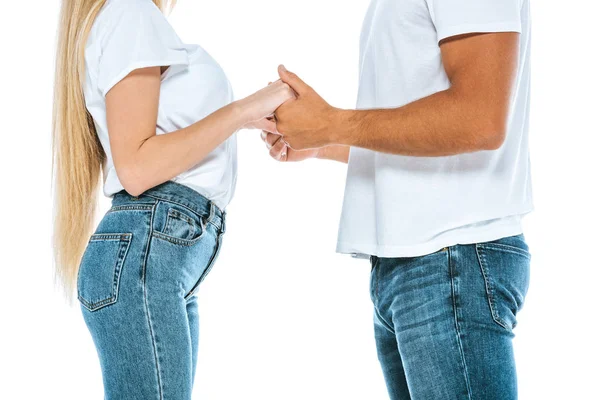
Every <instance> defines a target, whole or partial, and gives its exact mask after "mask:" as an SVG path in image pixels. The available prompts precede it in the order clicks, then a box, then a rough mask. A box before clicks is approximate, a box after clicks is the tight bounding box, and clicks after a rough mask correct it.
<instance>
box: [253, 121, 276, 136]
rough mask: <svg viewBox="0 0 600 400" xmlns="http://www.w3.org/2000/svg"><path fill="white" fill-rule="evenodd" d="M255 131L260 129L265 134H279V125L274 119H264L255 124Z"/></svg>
mask: <svg viewBox="0 0 600 400" xmlns="http://www.w3.org/2000/svg"><path fill="white" fill-rule="evenodd" d="M253 126H254V129H260V130H261V131H263V132H265V131H266V132H269V133H277V124H276V123H275V121H274V120H273V119H270V118H263V119H261V120H258V121H256V122H254V123H253Z"/></svg>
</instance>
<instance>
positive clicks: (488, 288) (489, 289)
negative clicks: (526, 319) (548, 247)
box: [475, 245, 522, 332]
mask: <svg viewBox="0 0 600 400" xmlns="http://www.w3.org/2000/svg"><path fill="white" fill-rule="evenodd" d="M482 250H483V251H485V248H484V247H480V246H479V245H475V253H476V254H477V261H478V262H479V269H480V270H481V276H482V277H483V282H484V283H485V294H486V297H487V300H488V305H489V306H490V313H491V315H492V319H493V320H494V322H495V323H497V324H498V325H500V326H501V327H502V328H504V329H506V330H507V331H509V332H511V331H512V329H511V328H510V327H508V326H507V325H506V323H505V322H504V321H502V319H501V318H500V315H498V309H497V308H496V300H495V295H494V285H493V284H492V282H491V281H490V279H489V272H487V271H486V269H487V268H486V265H487V262H486V259H485V253H484V252H483V251H482ZM520 255H522V254H520Z"/></svg>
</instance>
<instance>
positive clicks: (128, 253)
mask: <svg viewBox="0 0 600 400" xmlns="http://www.w3.org/2000/svg"><path fill="white" fill-rule="evenodd" d="M171 6H172V4H169V2H168V1H166V0H154V1H151V0H64V1H63V3H62V11H61V19H60V35H59V43H58V53H57V55H58V56H57V72H56V89H55V111H54V167H55V192H56V194H55V196H56V217H55V218H56V221H55V222H56V224H55V226H56V231H55V256H56V263H57V273H58V276H59V277H60V278H61V280H62V282H63V284H64V285H65V287H66V288H67V291H68V292H72V291H74V289H75V286H76V287H77V295H78V296H77V297H78V299H79V301H80V303H81V309H82V312H83V316H84V319H85V322H86V324H87V326H88V328H89V330H90V332H91V334H92V338H93V340H94V343H95V345H96V348H97V350H98V355H99V358H100V363H101V366H102V372H103V378H104V388H105V397H106V398H107V399H128V400H131V399H144V400H149V399H190V398H191V393H192V385H193V380H194V371H195V369H196V352H197V346H198V311H197V303H196V297H195V296H194V294H195V293H196V291H197V288H198V285H199V284H200V282H201V281H202V280H203V279H204V277H205V276H206V274H207V273H208V272H209V271H210V269H211V267H212V265H213V264H214V262H215V259H216V258H217V255H218V252H219V247H220V242H221V237H222V235H223V233H224V232H225V211H224V210H225V208H226V206H227V204H228V203H229V201H230V199H231V197H232V195H233V191H234V186H235V181H236V141H235V132H236V131H238V130H239V129H240V128H260V129H267V130H271V131H274V126H273V125H274V124H273V122H271V121H269V120H268V119H267V117H269V116H270V115H271V114H272V113H273V112H274V110H275V109H276V108H277V107H279V105H281V104H282V103H283V102H285V101H287V100H289V99H291V98H292V97H293V96H294V94H293V91H291V90H290V88H289V87H288V86H287V85H285V84H284V83H282V82H276V83H274V84H272V85H269V86H268V87H266V88H264V89H262V90H261V91H259V92H257V93H255V94H254V95H252V96H250V97H248V98H245V99H243V100H240V101H237V102H232V93H231V89H230V85H229V82H228V80H227V78H226V77H225V75H224V73H223V71H222V70H221V68H220V67H219V65H218V64H217V63H216V62H215V61H214V60H213V59H212V58H211V57H210V56H209V55H208V54H207V53H206V52H205V51H204V50H203V49H202V48H201V47H199V46H196V45H186V44H183V43H182V42H181V40H180V39H179V38H178V36H177V35H176V33H175V32H174V30H173V28H172V27H171V26H170V25H169V23H168V22H167V20H166V19H165V17H164V15H163V13H162V12H161V10H163V11H164V10H168V9H169V8H170V7H171ZM167 133H168V134H167ZM101 166H102V168H103V172H104V194H105V195H107V196H111V197H112V198H113V200H112V208H111V209H110V211H108V213H107V214H106V215H105V216H104V218H103V219H102V221H101V222H100V224H99V226H98V227H97V229H96V231H95V233H94V234H93V235H92V236H91V239H90V233H91V232H92V223H93V218H94V209H95V205H96V192H97V185H98V183H99V175H100V169H101ZM88 239H89V241H88ZM80 260H81V261H80Z"/></svg>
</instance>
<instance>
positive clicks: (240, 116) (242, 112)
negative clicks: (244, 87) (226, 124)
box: [230, 99, 254, 128]
mask: <svg viewBox="0 0 600 400" xmlns="http://www.w3.org/2000/svg"><path fill="white" fill-rule="evenodd" d="M230 107H231V112H232V114H233V118H234V120H235V122H236V125H239V127H240V128H243V127H244V126H246V125H248V124H250V123H251V122H254V120H253V119H252V111H251V109H250V107H249V104H248V102H247V101H245V99H242V100H237V101H234V102H233V103H231V104H230Z"/></svg>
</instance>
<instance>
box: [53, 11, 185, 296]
mask: <svg viewBox="0 0 600 400" xmlns="http://www.w3.org/2000/svg"><path fill="white" fill-rule="evenodd" d="M106 1H107V0H63V1H62V4H61V11H60V19H59V27H58V43H57V51H56V72H55V83H54V85H55V86H54V111H53V121H52V155H53V158H52V172H53V190H54V234H53V248H54V261H55V267H56V269H55V274H56V275H55V277H56V281H57V283H59V284H62V286H63V287H64V292H65V294H66V295H67V297H68V298H69V299H71V298H72V295H73V293H74V290H75V287H76V285H77V271H78V269H79V263H80V260H81V256H82V255H83V252H84V250H85V247H86V245H87V242H88V240H89V237H90V235H91V233H92V231H93V229H94V220H95V214H96V208H97V203H98V190H99V186H100V175H101V169H102V164H103V162H104V160H105V158H106V155H105V154H104V150H103V149H102V146H101V144H100V141H99V140H98V136H97V135H96V128H95V126H94V121H93V120H92V117H91V115H90V114H89V113H88V111H87V109H86V106H85V99H84V95H83V83H84V79H85V59H84V51H85V46H86V43H87V39H88V36H89V33H90V30H91V29H92V25H93V23H94V21H95V20H96V17H97V16H98V13H99V12H100V10H101V9H102V7H103V6H104V4H105V3H106ZM148 1H150V0H148ZM152 1H153V2H154V4H156V5H157V6H158V7H159V8H160V9H161V10H162V11H163V12H167V11H169V10H170V9H171V8H172V7H173V6H174V5H175V0H152Z"/></svg>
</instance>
